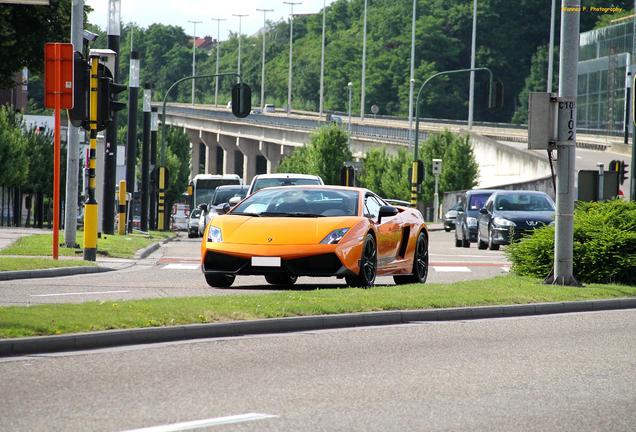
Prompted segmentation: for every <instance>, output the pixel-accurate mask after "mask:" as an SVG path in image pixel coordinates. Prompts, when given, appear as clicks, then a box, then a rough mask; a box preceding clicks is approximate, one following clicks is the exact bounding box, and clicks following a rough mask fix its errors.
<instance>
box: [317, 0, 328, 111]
mask: <svg viewBox="0 0 636 432" xmlns="http://www.w3.org/2000/svg"><path fill="white" fill-rule="evenodd" d="M326 16H327V7H326V4H325V0H322V50H321V52H320V101H319V102H318V105H319V108H318V115H319V116H320V117H322V109H323V105H324V92H325V22H326Z"/></svg>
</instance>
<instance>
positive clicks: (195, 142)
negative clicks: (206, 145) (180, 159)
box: [185, 129, 201, 180]
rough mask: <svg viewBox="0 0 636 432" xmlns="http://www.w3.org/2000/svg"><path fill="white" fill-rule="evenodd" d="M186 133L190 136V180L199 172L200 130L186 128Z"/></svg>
mask: <svg viewBox="0 0 636 432" xmlns="http://www.w3.org/2000/svg"><path fill="white" fill-rule="evenodd" d="M185 132H186V134H187V135H188V137H189V138H190V180H192V179H193V178H194V176H195V175H197V174H199V162H200V160H201V152H200V149H201V131H199V130H196V129H186V130H185Z"/></svg>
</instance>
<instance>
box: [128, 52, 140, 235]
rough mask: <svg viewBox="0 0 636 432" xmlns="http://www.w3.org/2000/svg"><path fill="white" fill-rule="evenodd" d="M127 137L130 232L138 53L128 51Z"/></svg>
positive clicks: (130, 229)
mask: <svg viewBox="0 0 636 432" xmlns="http://www.w3.org/2000/svg"><path fill="white" fill-rule="evenodd" d="M128 86H129V90H128V139H127V146H126V187H127V188H128V192H129V193H130V194H131V196H132V199H131V200H130V211H129V212H128V230H127V231H128V232H129V233H131V232H132V225H133V214H134V213H135V212H134V207H135V206H134V202H135V200H134V197H135V165H136V162H137V99H138V96H139V54H137V51H131V52H130V77H129V79H128Z"/></svg>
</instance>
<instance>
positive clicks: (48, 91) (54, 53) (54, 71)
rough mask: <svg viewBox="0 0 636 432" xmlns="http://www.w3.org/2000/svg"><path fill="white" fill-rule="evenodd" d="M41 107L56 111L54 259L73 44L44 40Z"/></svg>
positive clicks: (58, 229)
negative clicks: (62, 136)
mask: <svg viewBox="0 0 636 432" xmlns="http://www.w3.org/2000/svg"><path fill="white" fill-rule="evenodd" d="M44 81H45V85H44V89H45V91H44V106H45V107H46V108H53V109H54V110H55V114H54V116H55V130H54V135H53V137H54V138H53V259H54V260H56V259H58V252H59V250H58V248H59V243H60V242H59V239H60V111H61V110H62V109H71V108H73V44H71V43H47V44H46V45H45V47H44Z"/></svg>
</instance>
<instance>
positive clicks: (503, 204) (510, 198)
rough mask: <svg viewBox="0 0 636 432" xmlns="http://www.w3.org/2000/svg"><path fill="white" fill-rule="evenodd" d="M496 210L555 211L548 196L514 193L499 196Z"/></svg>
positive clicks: (496, 201) (496, 200)
mask: <svg viewBox="0 0 636 432" xmlns="http://www.w3.org/2000/svg"><path fill="white" fill-rule="evenodd" d="M495 209H496V210H503V211H553V210H554V204H552V201H551V200H550V199H549V198H548V196H547V195H538V194H527V193H513V194H505V195H498V196H497V197H496V199H495Z"/></svg>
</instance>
